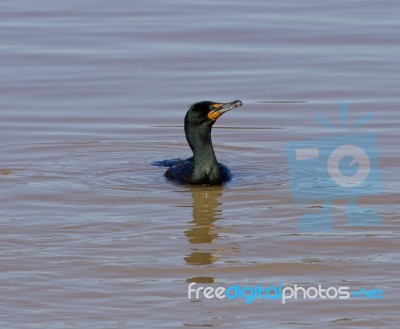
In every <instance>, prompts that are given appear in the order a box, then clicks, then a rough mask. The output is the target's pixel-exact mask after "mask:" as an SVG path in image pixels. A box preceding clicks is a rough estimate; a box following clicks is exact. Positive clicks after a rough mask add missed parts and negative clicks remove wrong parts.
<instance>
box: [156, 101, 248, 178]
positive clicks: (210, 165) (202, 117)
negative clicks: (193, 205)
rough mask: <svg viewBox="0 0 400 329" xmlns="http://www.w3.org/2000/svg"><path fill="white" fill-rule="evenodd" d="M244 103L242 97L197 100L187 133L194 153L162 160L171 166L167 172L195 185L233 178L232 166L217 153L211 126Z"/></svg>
mask: <svg viewBox="0 0 400 329" xmlns="http://www.w3.org/2000/svg"><path fill="white" fill-rule="evenodd" d="M241 105H242V102H241V101H238V100H237V101H234V102H231V103H217V102H212V101H203V102H199V103H195V104H193V105H192V106H191V107H190V108H189V110H188V111H187V113H186V116H185V135H186V140H187V141H188V143H189V146H190V148H191V149H192V151H193V156H192V157H191V158H188V159H186V160H181V159H174V160H166V161H162V162H159V163H158V164H161V165H164V166H168V167H169V168H168V170H167V171H166V172H165V176H166V177H167V178H169V179H171V180H175V181H178V182H181V183H188V184H194V185H218V184H222V183H223V182H226V181H228V180H230V179H231V177H232V175H231V172H230V170H229V168H228V167H226V166H225V165H223V164H221V163H218V162H217V159H216V157H215V153H214V149H213V145H212V141H211V128H212V126H213V124H214V123H215V121H216V120H217V119H218V118H219V117H220V116H221V115H222V114H223V113H225V112H227V111H229V110H232V109H234V108H235V107H239V106H241Z"/></svg>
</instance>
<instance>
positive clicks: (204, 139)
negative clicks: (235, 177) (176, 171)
mask: <svg viewBox="0 0 400 329" xmlns="http://www.w3.org/2000/svg"><path fill="white" fill-rule="evenodd" d="M207 128H208V129H205V130H200V131H196V132H195V133H194V134H192V136H191V137H192V138H191V139H190V140H189V139H188V142H189V145H190V147H191V149H192V151H193V166H194V168H193V174H192V183H195V184H220V183H221V182H222V180H221V173H220V170H219V166H218V162H217V158H216V157H215V153H214V148H213V145H212V142H211V127H207Z"/></svg>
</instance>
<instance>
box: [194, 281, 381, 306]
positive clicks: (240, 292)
mask: <svg viewBox="0 0 400 329" xmlns="http://www.w3.org/2000/svg"><path fill="white" fill-rule="evenodd" d="M187 298H188V299H197V300H198V299H203V298H205V299H219V300H222V299H228V300H232V299H239V300H244V301H245V303H246V304H251V303H252V302H253V301H255V300H256V299H259V300H279V301H280V302H281V303H282V304H283V305H285V304H286V303H287V301H289V300H297V299H299V300H307V299H308V300H313V299H316V300H334V299H342V300H349V299H383V298H384V296H383V290H382V289H380V288H374V289H357V290H352V289H351V288H350V287H348V286H339V287H334V286H328V287H324V286H322V285H320V284H319V285H317V286H302V285H298V284H294V285H286V286H285V285H283V284H278V285H269V286H267V287H264V286H262V285H261V284H258V285H255V286H248V285H246V286H242V285H239V284H235V285H231V286H229V287H227V288H225V287H223V286H216V287H215V286H201V285H198V284H197V283H196V282H191V283H190V284H189V285H188V288H187Z"/></svg>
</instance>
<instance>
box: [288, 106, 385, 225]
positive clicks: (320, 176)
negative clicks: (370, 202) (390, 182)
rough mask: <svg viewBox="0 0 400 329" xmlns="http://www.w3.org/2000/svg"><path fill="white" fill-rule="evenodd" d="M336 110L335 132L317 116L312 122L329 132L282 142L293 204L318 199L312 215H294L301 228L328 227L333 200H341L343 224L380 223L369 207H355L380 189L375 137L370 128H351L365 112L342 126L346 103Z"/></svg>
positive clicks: (344, 122)
mask: <svg viewBox="0 0 400 329" xmlns="http://www.w3.org/2000/svg"><path fill="white" fill-rule="evenodd" d="M339 109H340V118H341V123H342V127H341V128H340V130H339V129H335V128H334V127H333V126H332V125H331V124H330V123H329V122H328V121H327V120H326V119H325V118H323V117H322V116H318V117H317V122H318V123H320V124H322V125H324V126H325V127H326V128H328V129H329V130H330V131H333V132H334V133H335V136H332V137H323V138H319V139H314V140H308V141H296V142H290V143H288V145H287V156H288V160H289V174H290V182H291V193H292V200H293V202H294V203H296V204H309V205H310V206H311V205H313V204H315V203H319V204H321V209H322V211H320V213H318V214H308V215H305V216H302V217H300V218H299V226H300V230H302V231H329V230H331V229H332V206H331V204H332V201H334V200H338V199H346V200H347V209H346V212H347V224H348V225H351V226H373V225H379V224H380V216H379V214H378V213H377V212H376V211H375V210H373V209H367V208H364V207H361V206H359V205H358V202H357V199H358V198H360V197H363V196H370V195H378V194H380V193H382V183H381V177H380V171H379V160H378V151H377V143H376V136H375V134H374V133H371V132H357V131H356V132H354V131H355V130H357V128H359V127H361V126H362V125H363V124H365V123H366V122H368V121H369V120H370V119H371V118H372V115H371V114H367V115H365V116H364V117H362V118H361V119H360V120H359V121H358V122H357V123H356V125H354V126H353V127H351V129H347V128H346V117H347V116H346V114H347V104H346V103H341V104H340V108H339ZM338 132H340V135H337V133H338Z"/></svg>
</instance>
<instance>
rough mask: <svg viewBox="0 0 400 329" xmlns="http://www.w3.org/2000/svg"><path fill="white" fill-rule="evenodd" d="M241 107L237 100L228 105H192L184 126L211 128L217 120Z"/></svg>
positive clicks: (208, 103) (214, 103) (217, 103)
mask: <svg viewBox="0 0 400 329" xmlns="http://www.w3.org/2000/svg"><path fill="white" fill-rule="evenodd" d="M239 106H242V102H241V101H239V100H236V101H233V102H230V103H219V102H213V101H202V102H198V103H195V104H193V105H192V106H191V107H190V108H189V110H188V112H187V113H186V117H185V127H186V126H192V127H193V126H212V125H213V124H214V123H215V121H217V119H218V118H219V117H220V116H221V115H222V114H224V113H225V112H228V111H230V110H232V109H234V108H236V107H239Z"/></svg>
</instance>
